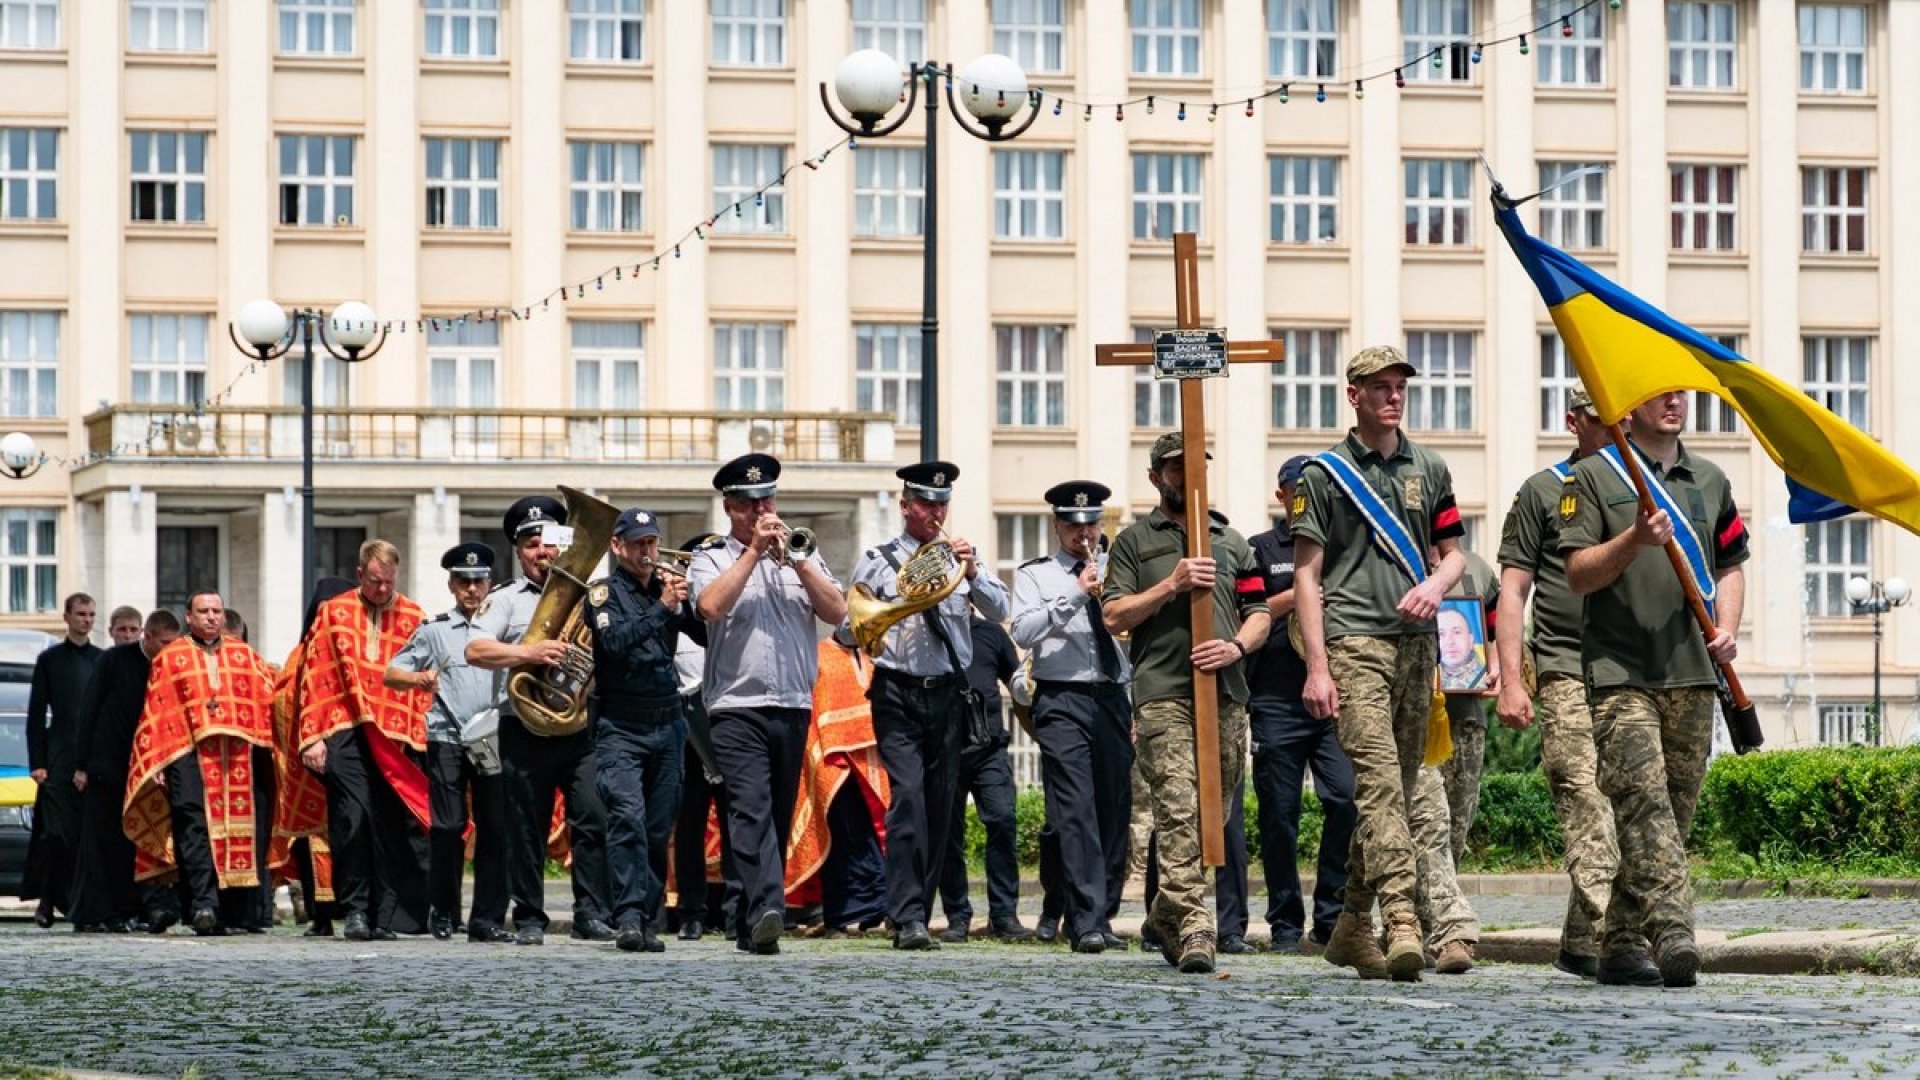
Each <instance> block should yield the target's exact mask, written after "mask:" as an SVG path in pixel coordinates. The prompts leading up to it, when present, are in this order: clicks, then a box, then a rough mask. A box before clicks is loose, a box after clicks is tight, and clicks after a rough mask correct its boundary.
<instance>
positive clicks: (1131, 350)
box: [1093, 233, 1286, 866]
mask: <svg viewBox="0 0 1920 1080" xmlns="http://www.w3.org/2000/svg"><path fill="white" fill-rule="evenodd" d="M1173 296H1174V314H1175V315H1176V316H1177V318H1176V321H1177V322H1178V323H1179V326H1178V327H1177V328H1176V329H1177V330H1187V331H1202V332H1201V333H1199V334H1185V335H1181V334H1177V333H1165V332H1163V333H1160V334H1157V335H1156V340H1155V341H1154V342H1148V343H1145V344H1127V345H1101V346H1098V347H1096V348H1095V349H1094V357H1093V362H1094V363H1095V364H1096V365H1098V366H1100V367H1139V366H1142V365H1155V366H1156V368H1157V369H1159V370H1160V372H1161V373H1162V374H1163V375H1168V374H1169V373H1174V374H1173V377H1177V378H1179V380H1180V435H1181V450H1182V451H1183V454H1184V456H1185V458H1186V461H1187V467H1186V482H1187V521H1186V528H1187V556H1188V557H1189V558H1204V557H1207V556H1211V555H1212V554H1213V551H1212V549H1211V547H1210V546H1209V545H1208V543H1207V537H1208V535H1209V528H1208V520H1207V468H1206V454H1207V420H1206V411H1205V406H1204V404H1203V402H1202V399H1201V394H1200V380H1201V379H1202V378H1207V377H1211V376H1216V375H1225V374H1226V373H1227V372H1226V365H1227V364H1230V363H1231V364H1277V363H1280V362H1282V361H1283V360H1284V359H1285V357H1286V346H1285V345H1284V344H1282V343H1281V342H1278V341H1227V340H1226V334H1225V332H1224V331H1221V332H1207V331H1203V330H1202V327H1201V326H1200V254H1199V245H1198V244H1197V243H1196V242H1195V240H1194V235H1193V234H1192V233H1175V234H1174V237H1173ZM1156 357H1163V359H1160V360H1158V361H1156ZM1196 462H1198V463H1199V464H1198V466H1197V467H1196V465H1195V463H1196ZM1189 597H1190V600H1191V618H1192V624H1191V625H1192V628H1193V642H1194V644H1195V645H1198V644H1200V643H1201V642H1203V641H1212V640H1213V638H1214V633H1213V595H1212V594H1211V593H1208V592H1201V591H1199V590H1197V589H1196V590H1194V591H1193V592H1191V593H1190V594H1189ZM1193 744H1194V746H1193V749H1194V756H1195V758H1196V760H1195V762H1194V764H1195V767H1196V769H1197V771H1198V775H1199V777H1200V793H1199V794H1200V857H1201V861H1202V862H1203V863H1205V864H1206V865H1207V866H1220V865H1222V864H1223V863H1225V862H1226V855H1227V845H1226V834H1225V831H1224V830H1225V824H1226V823H1225V821H1224V820H1223V819H1222V817H1221V813H1222V810H1223V808H1224V805H1225V804H1224V802H1223V801H1222V798H1221V792H1220V701H1219V698H1218V696H1217V692H1216V689H1215V685H1214V675H1213V672H1211V671H1198V670H1196V671H1195V672H1194V673H1193Z"/></svg>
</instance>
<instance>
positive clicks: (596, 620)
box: [593, 611, 613, 630]
mask: <svg viewBox="0 0 1920 1080" xmlns="http://www.w3.org/2000/svg"><path fill="white" fill-rule="evenodd" d="M612 621H613V617H612V616H610V615H608V614H607V613H606V612H604V611H603V612H601V613H600V614H598V615H596V616H594V617H593V624H594V626H596V627H598V628H599V629H601V630H605V629H606V628H607V624H608V623H610V622H612Z"/></svg>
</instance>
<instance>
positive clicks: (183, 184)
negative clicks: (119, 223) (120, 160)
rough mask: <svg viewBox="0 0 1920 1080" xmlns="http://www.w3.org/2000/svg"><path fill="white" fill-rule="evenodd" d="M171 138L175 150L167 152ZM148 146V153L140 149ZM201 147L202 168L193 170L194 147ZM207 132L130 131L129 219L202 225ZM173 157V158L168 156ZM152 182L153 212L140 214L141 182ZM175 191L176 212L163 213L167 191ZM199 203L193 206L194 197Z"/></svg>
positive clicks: (204, 221)
mask: <svg viewBox="0 0 1920 1080" xmlns="http://www.w3.org/2000/svg"><path fill="white" fill-rule="evenodd" d="M168 139H171V140H172V143H171V145H172V147H173V153H172V154H168V153H167V152H166V150H167V146H168V145H169V144H168V142H167V140H168ZM143 145H144V146H145V148H146V151H147V152H146V153H144V154H142V153H141V152H140V150H141V147H142V146H143ZM196 146H197V147H198V148H199V158H200V168H199V170H198V171H194V170H193V168H192V160H191V159H192V158H193V156H194V154H193V152H192V149H191V148H193V147H196ZM207 151H208V146H207V136H206V133H205V132H200V131H148V130H137V131H132V132H129V133H128V135H127V154H128V158H129V159H130V162H131V164H130V165H129V167H128V170H127V172H128V176H127V179H128V187H129V195H128V199H129V203H128V214H127V217H128V220H130V221H132V222H134V223H136V224H141V225H154V224H161V225H182V224H184V225H200V224H205V223H206V220H207ZM168 158H171V160H166V159H168ZM142 184H152V185H154V187H153V192H152V194H153V198H152V210H153V216H151V217H139V216H137V215H138V213H139V211H140V204H141V198H140V185H142ZM169 192H171V193H172V200H173V201H172V208H173V213H172V214H171V215H166V214H164V213H163V211H164V209H165V208H166V207H167V205H168V202H167V196H168V193H169ZM196 199H197V201H198V203H199V205H198V207H197V208H196V207H195V206H194V203H195V201H196Z"/></svg>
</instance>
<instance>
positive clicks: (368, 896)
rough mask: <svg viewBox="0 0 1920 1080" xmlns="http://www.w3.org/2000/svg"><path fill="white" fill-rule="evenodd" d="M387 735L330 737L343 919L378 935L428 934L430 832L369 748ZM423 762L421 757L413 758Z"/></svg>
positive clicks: (334, 845) (331, 814)
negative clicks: (360, 919)
mask: <svg viewBox="0 0 1920 1080" xmlns="http://www.w3.org/2000/svg"><path fill="white" fill-rule="evenodd" d="M384 738H386V736H385V735H382V734H380V733H379V731H377V730H375V729H373V728H372V727H371V726H370V725H367V724H355V725H354V726H353V727H351V728H349V729H347V730H346V731H338V732H335V733H333V734H332V735H329V736H327V772H326V784H327V846H328V847H329V848H330V849H331V850H332V852H333V896H334V900H335V901H336V903H337V904H338V905H339V910H340V914H341V915H343V916H347V917H351V916H353V915H365V916H366V917H367V922H368V924H369V925H370V926H372V927H373V928H374V929H380V928H383V927H384V928H386V929H388V930H392V931H393V932H394V933H396V934H418V933H422V932H424V931H425V930H426V929H427V863H428V861H429V860H430V859H431V857H432V856H431V853H430V847H429V844H428V841H427V833H426V830H425V829H422V828H421V827H420V823H419V821H417V820H416V819H415V818H414V816H413V811H411V810H409V809H407V805H406V803H404V802H402V801H401V800H400V796H399V794H398V793H396V792H395V791H394V790H393V786H392V785H391V784H389V783H388V782H387V778H386V777H385V776H383V775H382V774H381V772H380V766H379V764H378V763H377V762H375V761H374V758H373V751H372V748H371V747H370V746H369V744H368V742H367V740H369V739H384ZM407 756H408V757H410V758H413V759H415V760H418V755H415V754H413V753H412V752H411V751H409V752H408V755H407Z"/></svg>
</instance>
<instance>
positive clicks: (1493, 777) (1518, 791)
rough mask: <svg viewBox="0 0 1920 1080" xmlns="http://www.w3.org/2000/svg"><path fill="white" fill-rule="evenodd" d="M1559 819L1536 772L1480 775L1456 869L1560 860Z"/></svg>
mask: <svg viewBox="0 0 1920 1080" xmlns="http://www.w3.org/2000/svg"><path fill="white" fill-rule="evenodd" d="M1561 851H1562V847H1561V843H1560V820H1559V819H1558V818H1556V817H1555V816H1554V813H1553V793H1552V791H1551V790H1550V789H1549V788H1548V786H1547V778H1546V776H1545V775H1544V774H1543V773H1541V772H1540V771H1538V770H1535V771H1533V772H1525V773H1488V774H1486V775H1484V776H1482V777H1481V778H1480V809H1479V812H1478V813H1477V814H1476V815H1475V817H1474V821H1473V830H1472V831H1471V832H1470V833H1468V834H1467V850H1466V854H1465V856H1464V858H1463V859H1462V862H1463V864H1464V865H1463V866H1462V867H1461V868H1462V869H1472V870H1480V871H1488V870H1495V871H1497V870H1513V869H1531V868H1535V867H1540V866H1549V865H1556V864H1558V863H1559V861H1560V855H1561Z"/></svg>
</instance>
